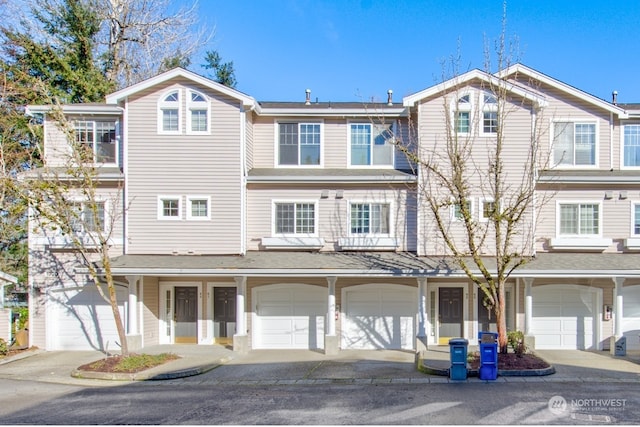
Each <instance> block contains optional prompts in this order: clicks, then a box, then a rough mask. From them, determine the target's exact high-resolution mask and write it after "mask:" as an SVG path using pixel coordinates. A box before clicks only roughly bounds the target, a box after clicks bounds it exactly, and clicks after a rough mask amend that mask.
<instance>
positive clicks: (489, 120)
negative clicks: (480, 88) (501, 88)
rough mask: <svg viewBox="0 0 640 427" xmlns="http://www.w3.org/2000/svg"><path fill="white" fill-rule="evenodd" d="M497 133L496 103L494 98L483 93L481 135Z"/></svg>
mask: <svg viewBox="0 0 640 427" xmlns="http://www.w3.org/2000/svg"><path fill="white" fill-rule="evenodd" d="M497 132H498V101H497V99H496V97H495V96H493V95H491V94H488V93H485V94H484V103H483V107H482V133H497Z"/></svg>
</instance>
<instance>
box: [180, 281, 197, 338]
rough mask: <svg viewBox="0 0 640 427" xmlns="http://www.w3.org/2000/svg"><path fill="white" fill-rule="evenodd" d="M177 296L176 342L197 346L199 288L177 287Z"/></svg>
mask: <svg viewBox="0 0 640 427" xmlns="http://www.w3.org/2000/svg"><path fill="white" fill-rule="evenodd" d="M175 295H176V307H175V342H176V343H189V344H197V343H198V328H197V321H198V288H196V287H193V286H189V287H186V286H180V287H176V288H175Z"/></svg>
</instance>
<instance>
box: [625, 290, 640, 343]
mask: <svg viewBox="0 0 640 427" xmlns="http://www.w3.org/2000/svg"><path fill="white" fill-rule="evenodd" d="M622 295H623V301H624V302H623V304H622V315H623V317H624V320H623V322H622V331H623V335H624V336H625V337H627V350H640V286H625V287H624V288H622Z"/></svg>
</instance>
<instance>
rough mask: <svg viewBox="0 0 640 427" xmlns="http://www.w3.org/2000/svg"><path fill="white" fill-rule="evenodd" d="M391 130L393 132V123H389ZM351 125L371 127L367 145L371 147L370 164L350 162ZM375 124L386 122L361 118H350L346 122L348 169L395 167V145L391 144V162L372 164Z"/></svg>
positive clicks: (394, 130) (394, 131)
mask: <svg viewBox="0 0 640 427" xmlns="http://www.w3.org/2000/svg"><path fill="white" fill-rule="evenodd" d="M389 124H390V125H391V131H392V132H393V133H394V134H395V133H396V128H395V123H389ZM351 125H369V126H370V127H371V141H370V142H369V147H370V149H371V160H370V162H371V164H368V165H352V164H351ZM376 125H380V126H383V125H386V123H371V122H367V121H362V120H351V121H348V122H347V167H348V168H350V169H395V167H396V147H395V146H394V145H391V151H392V152H391V164H390V165H374V164H373V146H374V130H375V126H376Z"/></svg>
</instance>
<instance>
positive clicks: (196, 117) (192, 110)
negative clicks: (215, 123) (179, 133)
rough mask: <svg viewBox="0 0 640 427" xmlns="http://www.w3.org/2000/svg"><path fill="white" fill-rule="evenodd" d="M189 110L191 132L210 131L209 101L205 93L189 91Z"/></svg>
mask: <svg viewBox="0 0 640 427" xmlns="http://www.w3.org/2000/svg"><path fill="white" fill-rule="evenodd" d="M187 111H188V115H189V117H188V121H189V132H190V133H206V132H209V101H208V99H207V98H206V97H205V96H204V95H203V94H201V93H200V92H196V91H195V90H190V91H189V98H188V101H187Z"/></svg>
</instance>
